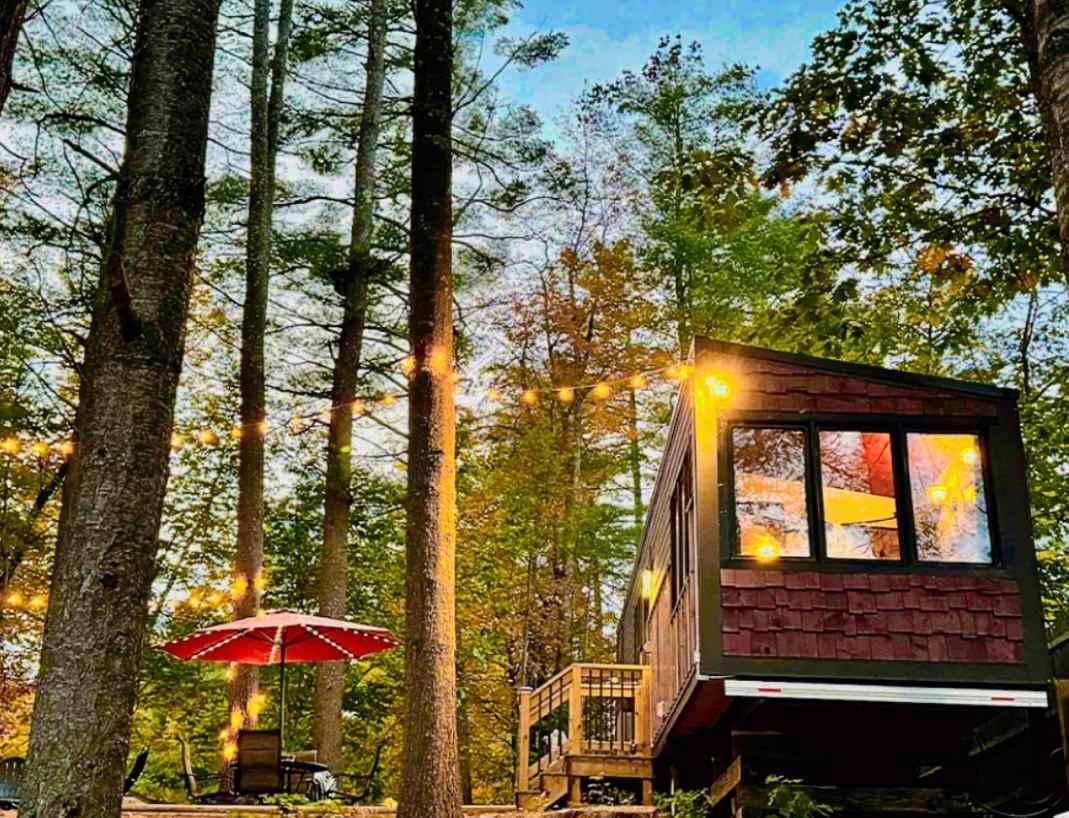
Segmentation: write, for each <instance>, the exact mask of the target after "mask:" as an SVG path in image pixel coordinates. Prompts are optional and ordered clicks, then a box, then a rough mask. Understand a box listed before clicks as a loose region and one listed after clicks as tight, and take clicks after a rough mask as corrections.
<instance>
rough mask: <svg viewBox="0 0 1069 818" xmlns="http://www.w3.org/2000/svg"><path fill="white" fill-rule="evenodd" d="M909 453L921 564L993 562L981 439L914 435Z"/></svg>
mask: <svg viewBox="0 0 1069 818" xmlns="http://www.w3.org/2000/svg"><path fill="white" fill-rule="evenodd" d="M908 449H909V485H910V493H911V497H912V500H913V520H914V525H915V528H916V532H917V559H919V560H933V561H938V562H990V561H991V531H990V529H989V527H988V518H987V516H988V515H987V500H986V494H985V491H984V488H985V487H984V472H983V464H982V462H981V453H980V451H981V450H980V440H979V438H978V437H977V436H976V435H969V434H920V433H916V434H913V433H911V434H910V435H909V436H908Z"/></svg>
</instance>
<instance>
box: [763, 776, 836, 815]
mask: <svg viewBox="0 0 1069 818" xmlns="http://www.w3.org/2000/svg"><path fill="white" fill-rule="evenodd" d="M801 784H802V782H801V780H800V779H797V778H784V777H783V776H779V775H770V776H768V777H767V778H766V779H765V785H766V786H768V787H769V788H770V789H769V791H768V807H769V809H770V810H774V811H775V812H774V813H773V814H774V815H776V816H778V817H779V818H825V817H826V816H828V815H831V814H832V813H833V812H835V810H834V809H833V808H832V807H830V806H828V805H827V804H822V803H820V802H819V801H817V800H816V799H814V798H813V796H811V795H810V794H809V793H808V792H806V791H805V790H804V789H803V788H802V787H801Z"/></svg>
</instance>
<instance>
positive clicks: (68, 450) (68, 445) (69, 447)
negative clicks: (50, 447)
mask: <svg viewBox="0 0 1069 818" xmlns="http://www.w3.org/2000/svg"><path fill="white" fill-rule="evenodd" d="M59 451H60V454H62V455H63V456H64V457H70V456H71V455H72V454H74V441H73V440H64V441H63V442H62V443H60V444H59Z"/></svg>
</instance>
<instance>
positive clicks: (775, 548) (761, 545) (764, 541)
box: [756, 534, 780, 562]
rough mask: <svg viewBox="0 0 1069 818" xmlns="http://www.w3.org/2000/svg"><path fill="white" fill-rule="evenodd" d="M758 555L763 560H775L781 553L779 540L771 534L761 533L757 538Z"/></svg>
mask: <svg viewBox="0 0 1069 818" xmlns="http://www.w3.org/2000/svg"><path fill="white" fill-rule="evenodd" d="M756 545H757V549H756V555H757V559H758V560H760V561H761V562H768V561H769V560H774V559H776V557H778V556H779V554H780V545H779V541H778V540H777V539H776V538H775V537H773V536H772V535H771V534H759V535H758V536H757V539H756Z"/></svg>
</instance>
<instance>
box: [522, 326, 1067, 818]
mask: <svg viewBox="0 0 1069 818" xmlns="http://www.w3.org/2000/svg"><path fill="white" fill-rule="evenodd" d="M689 370H690V376H689V377H688V378H687V379H686V381H685V382H684V385H683V387H682V389H681V393H680V395H679V398H678V400H677V405H676V407H675V411H674V415H673V418H672V421H671V424H670V427H669V429H668V434H667V441H666V448H665V452H664V455H663V458H662V461H661V463H660V467H659V471H658V475H657V479H656V483H655V486H654V488H653V491H652V496H651V499H650V506H649V511H648V514H647V517H646V524H645V528H644V531H643V533H642V538H641V542H640V545H639V552H638V555H637V559H636V563H635V568H634V571H633V574H632V577H631V581H630V587H629V590H628V592H627V595H626V599H625V601H624V608H623V612H622V617H621V623H620V627H619V631H618V654H619V655H618V659H619V661H620V662H621V663H624V664H620V665H616V666H612V667H614V668H616V670H613V669H611V668H609V669H606V668H605V667H602V668H598V667H597V666H585V667H586V669H585V670H584V669H582V668H580V669H579V670H574V669H568V670H566V671H565V672H564V675H567V679H568V681H567V683H565V684H562V685H561V690H558V691H557V695H558V701H560V702H563V701H564V700H565V699H566V698H567V699H568V700H569V702H570V706H569V707H568V708H567V709H568V720H570V723H568V724H565V723H564V722H561V724H563V725H564V726H563V727H562V729H561V730H559V732H558V741H557V744H558V746H560V747H562V748H563V749H562V751H561V752H560V753H559V754H558V755H559V756H560V759H559V760H555V759H554V758H553V753H552V752H550V753H548V754H547V753H544V752H541V751H540V750H539V749H538V748H537V747H535V748H532V740H533V741H534V742H535V743H537V741H538V740H539V733H538V729H537V727H536V726H535V725H536V722H538V721H539V719H542V718H544V716H543V714H549V713H551V712H553V706H552V705H553V700H552V695H551V696H550V699H549V700H548V701H541V703H539V704H537V705H535V704H532V696H533V697H534V698H535V699H539V697H541V699H542V700H544V699H545V697H546V691H545V690H544V689H542V688H540V689H539V691H524V692H523V693H521V697H520V698H521V711H520V726H521V735H520V750H521V752H520V759H521V764H520V767H521V768H522V769H521V773H520V775H519V780H520V789H521V791H524V792H532V791H533V790H534V789H535V788H538V792H539V793H540V795H541V796H542V801H541V802H540V803H543V804H544V803H548V802H547V799H549V798H550V797H551V796H552V795H553V793H552V792H550V790H552V789H553V787H555V786H557V785H559V787H560V789H559V790H556V792H558V793H561V792H564V791H565V790H568V792H569V798H570V800H572V801H577V800H579V799H581V798H582V797H583V791H582V787H583V782H582V780H581V778H582V775H581V774H580V772H581V771H589V770H595V769H596V768H597V766H598V765H597V764H596V763H595V761H596V760H597V759H598V758H599V757H600V758H601V759H602V763H601V768H600V772H597V773H590V774H591V775H594V774H600V775H604V776H613V775H615V773H614V772H613V771H612V770H610V769H609V767H610V766H611V765H610V764H609V762H608V761H607V760H606V759H607V758H608V757H609V756H614V757H615V756H621V755H622V756H627V761H628V763H629V765H630V766H629V767H628V770H629V771H630V775H632V776H633V777H635V778H637V779H639V780H641V781H642V782H643V794H644V795H645V796H646V797H647V798H648V795H649V790H650V788H651V787H652V785H653V783H654V782H656V784H657V786H658V789H664V790H671V789H674V788H698V787H700V788H704V789H707V790H708V791H710V792H711V797H712V799H713V801H714V802H716V804H717V809H719V810H722V811H725V812H727V811H732V812H733V813H734V814H742V813H743V812H746V811H747V810H750V811H753V809H754V808H757V812H759V811H760V809H759V807H760V806H762V804H763V803H764V802H763V801H762V799H767V791H766V790H764V789H762V788H763V787H764V785H765V782H766V779H767V777H768V776H771V775H781V776H787V777H789V778H794V779H801V780H803V781H804V782H805V783H806V784H807V785H810V784H811V785H814V786H821V785H823V786H833V787H835V788H836V789H837V791H839V792H840V794H842V793H844V792H853V793H855V794H856V793H862V795H858V796H857V799H859V800H855V801H854V802H850V801H849V798H847V799H846V802H847V803H848V804H850V803H853V807H852V808H853V810H854V812H855V813H857V814H872V813H873V812H883V813H894V812H896V810H897V812H899V813H902V814H910V813H912V812H916V811H919V812H931V811H933V810H934V811H937V812H942V813H946V814H950V813H953V812H955V810H956V809H957V808H958V807H960V808H961V809H962V810H963V811H967V810H968V809H971V807H969V806H967V805H964V806H963V805H962V804H956V802H954V800H953V799H954V798H956V797H958V796H959V795H960V794H961V793H963V792H968V793H973V794H974V795H975V794H976V793H981V794H982V793H983V792H985V790H984V787H985V781H984V776H983V775H982V774H981V772H980V771H982V767H983V765H982V763H981V761H980V760H978V756H982V755H983V753H982V752H979V751H978V750H977V747H978V746H981V745H983V742H984V741H987V740H988V739H989V738H990V735H991V734H992V733H993V732H994V733H999V730H1002V733H1005V732H1006V731H1007V730H1012V731H1017V732H1016V733H1015V735H1016V734H1019V733H1020V732H1021V730H1022V729H1024V730H1025V733H1027V729H1026V728H1027V723H1028V720H1029V719H1030V718H1034V717H1036V714H1042V713H1044V712H1045V710H1046V708H1047V704H1048V700H1047V692H1046V686H1047V681H1048V678H1049V676H1050V659H1049V657H1048V654H1047V650H1046V643H1045V633H1044V623H1043V614H1042V610H1041V603H1040V595H1039V586H1038V580H1037V571H1036V561H1035V554H1034V550H1033V543H1032V534H1031V524H1030V519H1029V506H1028V496H1027V490H1026V483H1025V463H1024V453H1023V449H1022V445H1021V438H1020V431H1019V427H1018V414H1017V407H1016V394H1015V393H1014V392H1013V391H1012V390H1006V389H1000V388H996V387H992V386H985V385H980V384H975V383H969V382H964V381H956V380H950V379H946V378H937V377H929V376H923V375H917V374H912V373H907V372H899V371H893V370H888V369H882V368H877V367H871V366H863V365H857V364H847V363H842V362H839V361H832V360H825V359H818V358H813V357H809V356H804V355H794V354H786V353H781V352H775V351H771V350H766V349H759V348H754V347H747V346H741V345H736V344H729V343H723V342H717V341H711V340H708V339H704V338H698V339H695V342H694V345H693V349H692V357H691V360H690V362H689ZM568 674H571V675H568ZM559 675H561V674H559ZM625 676H626V677H627V679H625V678H624V677H625ZM595 677H598V678H600V679H601V680H602V683H601V684H602V688H603V689H602V690H601V692H600V694H599V693H598V692H597V691H596V690H595V689H594V680H595ZM606 678H608V679H610V685H609V687H610V688H611V686H612V684H617V685H618V691H617V693H613V692H612V691H611V690H610V692H609V693H608V694H607V693H605V691H604V687H605V682H604V680H605V679H606ZM544 687H545V686H543V688H544ZM565 687H566V688H567V689H564V688H565ZM587 697H590V701H587ZM598 708H601V711H602V713H603V714H604V713H606V712H608V713H610V717H609V718H608V719H605V718H604V716H603V718H602V722H600V723H599V724H600V727H599V725H598V724H592V725H591V727H592V729H594V730H595V731H597V730H600V734H599V735H598V737H597V742H600V743H599V744H596V745H595V744H589V739H590V735H588V733H589V731H586V732H584V730H583V728H584V726H585V725H586V723H587V722H588V721H590V719H589V718H588V716H589V714H590V713H591V712H594V711H595V710H597V709H598ZM1022 724H1023V725H1024V726H1025V727H1024V728H1022ZM993 725H994V726H993ZM999 725H1002V727H1000V726H999ZM1000 735H1001V734H1000ZM525 736H526V738H525ZM985 736H987V737H988V738H987V739H985V738H984V737H985ZM543 738H544V737H543ZM581 742H587V744H582V745H581ZM613 742H617V743H618V745H619V748H620V750H619V752H615V753H614V752H609V750H611V749H612V747H611V746H610V747H608V749H606V745H612V746H616V745H613ZM978 742H979V744H978ZM989 743H991V742H989ZM542 746H543V748H544V747H545V746H546V745H545V742H544V741H543V745H542ZM984 746H986V745H984ZM551 749H552V748H551ZM1036 752H1037V753H1038V752H1041V751H1040V750H1038V749H1037V750H1036ZM1015 755H1016V756H1017V758H1016V761H1015V763H1018V764H1027V763H1028V758H1027V755H1028V753H1023V754H1022V753H1021V752H1020V751H1019V750H1018V751H1015ZM570 756H575V757H576V758H580V759H583V760H581V761H580V762H579V763H577V764H576V765H575V766H574V770H575V771H580V772H576V773H574V774H573V775H570V776H569V775H567V773H568V772H569V757H570ZM523 761H530V762H532V763H530V764H524V763H523ZM614 763H615V762H614ZM554 765H556V766H554ZM621 769H622V768H621ZM584 774H585V773H584ZM554 775H556V776H557V778H556V779H554V778H553V776H554ZM986 783H990V782H986ZM746 785H749V789H746ZM710 788H711V789H710ZM851 788H853V789H851ZM873 792H879V793H883V795H881V796H880V799H879V806H874V804H873V803H871V798H870V799H869V801H868V802H867V801H866V797H867V796H864V793H868V794H869V795H871V793H873ZM892 792H893V793H894V795H888V793H892ZM976 797H980V796H976ZM918 798H920V799H922V800H924V804H923V809H921V808H920V807H918V804H917V803H914V801H915V800H916V799H918ZM911 799H912V800H911ZM925 799H926V800H925ZM933 799H935V800H934V801H933ZM940 799H943V800H940ZM529 800H531V799H529ZM521 801H523V798H522V797H521ZM889 805H890V806H889ZM839 806H840V810H839V813H837V814H842V815H849V814H851V807H850V806H847V807H846V808H843V807H842V805H841V804H840V805H839Z"/></svg>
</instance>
